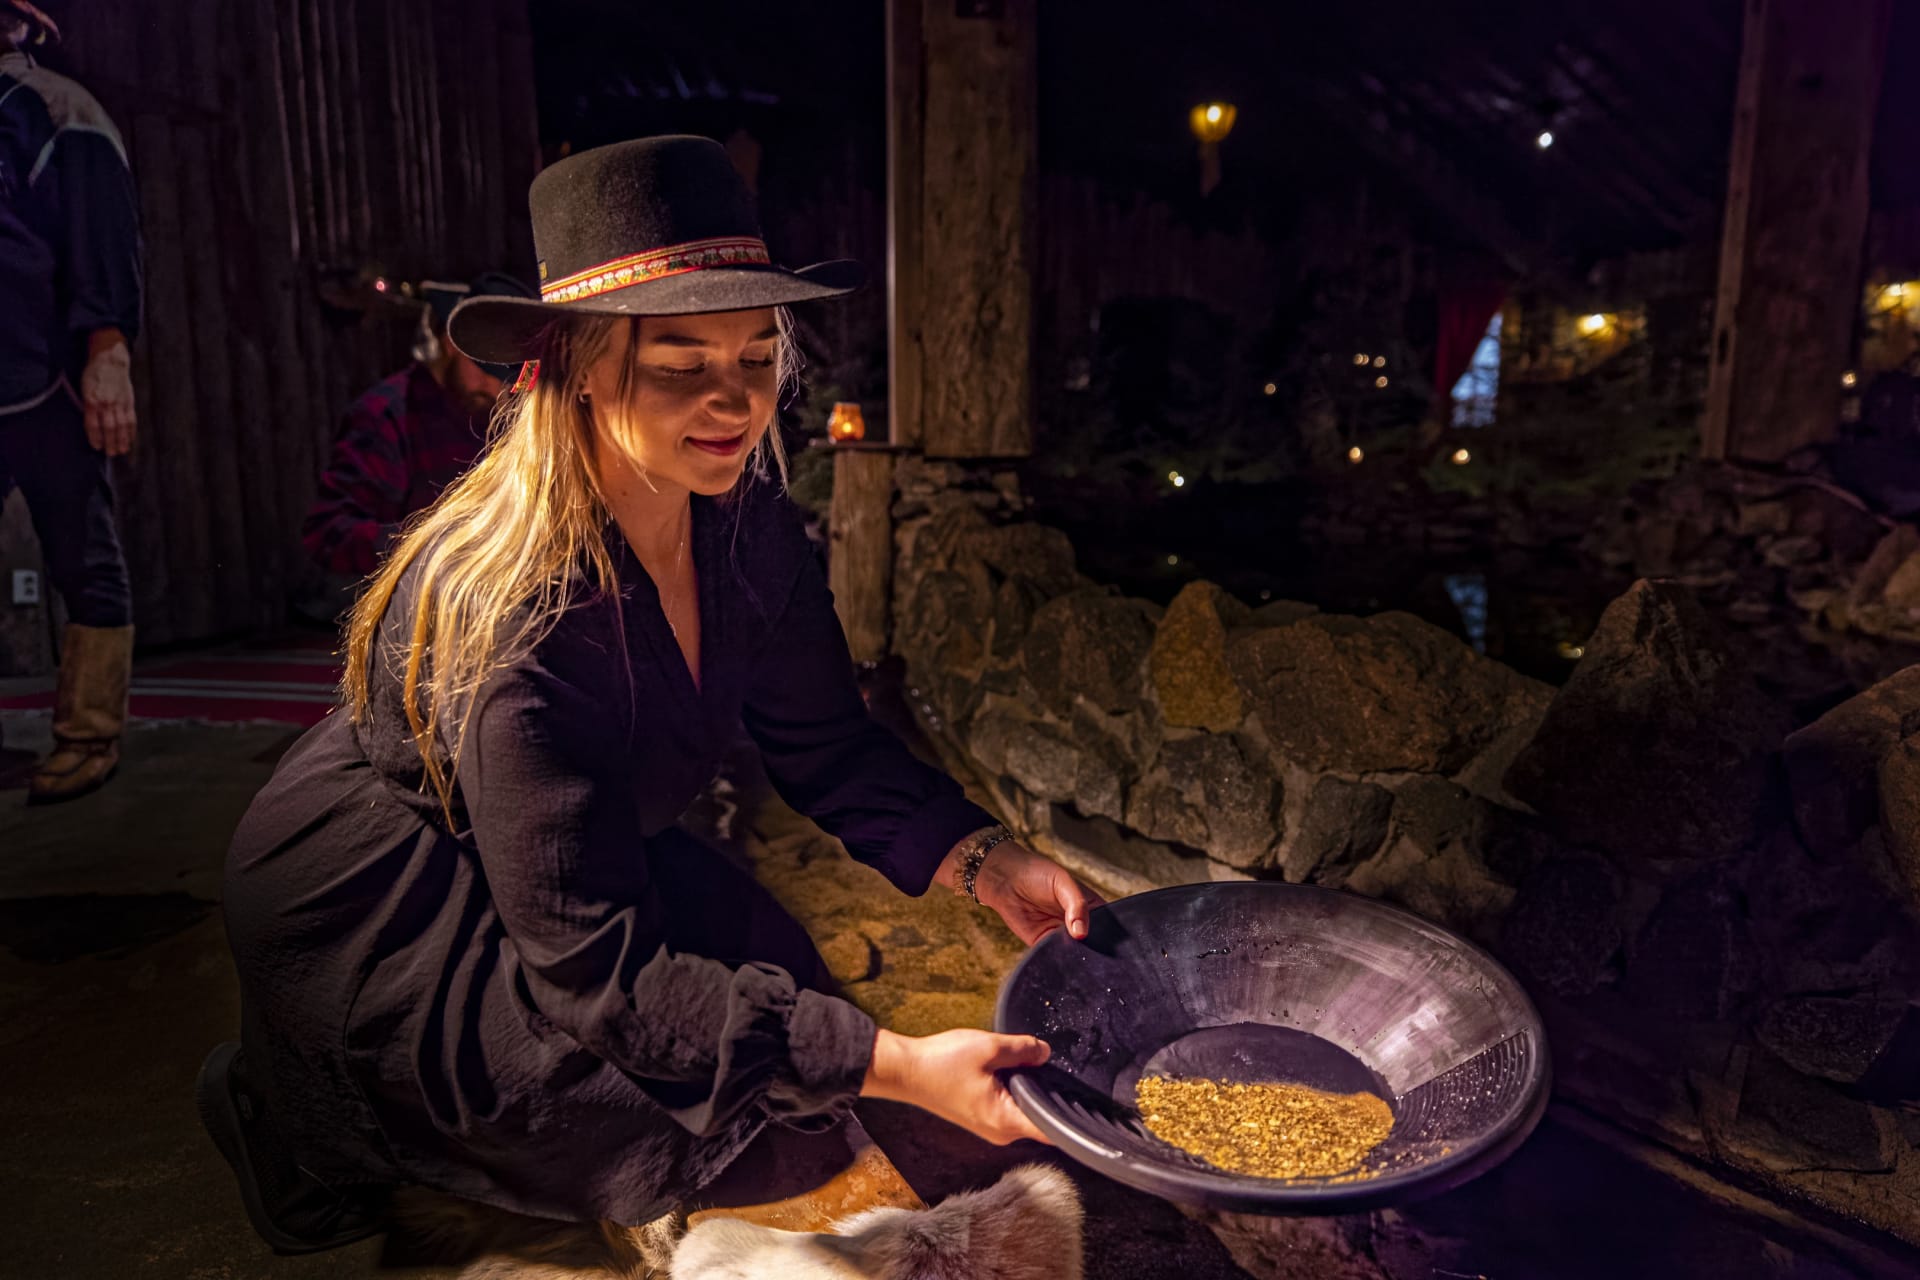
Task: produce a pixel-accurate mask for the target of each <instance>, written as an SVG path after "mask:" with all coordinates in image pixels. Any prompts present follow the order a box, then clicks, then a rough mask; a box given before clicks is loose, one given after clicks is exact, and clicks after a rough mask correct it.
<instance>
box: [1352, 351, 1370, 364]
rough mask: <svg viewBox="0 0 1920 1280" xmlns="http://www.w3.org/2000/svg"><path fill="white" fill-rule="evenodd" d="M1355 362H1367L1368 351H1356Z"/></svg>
mask: <svg viewBox="0 0 1920 1280" xmlns="http://www.w3.org/2000/svg"><path fill="white" fill-rule="evenodd" d="M1353 362H1354V363H1355V364H1365V363H1366V362H1367V353H1366V352H1364V351H1359V352H1356V353H1354V357H1353Z"/></svg>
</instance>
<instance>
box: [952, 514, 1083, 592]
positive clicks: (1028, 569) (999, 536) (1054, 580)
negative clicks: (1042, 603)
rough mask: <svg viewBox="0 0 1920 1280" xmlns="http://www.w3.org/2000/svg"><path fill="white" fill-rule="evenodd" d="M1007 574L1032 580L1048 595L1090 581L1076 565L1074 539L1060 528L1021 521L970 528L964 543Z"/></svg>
mask: <svg viewBox="0 0 1920 1280" xmlns="http://www.w3.org/2000/svg"><path fill="white" fill-rule="evenodd" d="M962 546H963V548H964V549H965V550H966V551H967V552H968V553H970V554H972V555H974V556H977V557H979V558H980V559H981V560H982V561H984V562H985V563H986V564H987V565H988V566H989V567H990V568H992V569H993V570H994V571H995V572H997V573H999V574H1001V575H1002V576H1004V577H1007V578H1011V579H1014V580H1017V581H1021V582H1026V583H1030V584H1032V585H1033V586H1034V587H1036V588H1038V589H1039V591H1040V592H1041V593H1042V594H1043V595H1044V596H1046V597H1048V598H1051V597H1053V596H1062V595H1065V594H1067V593H1068V592H1069V591H1075V590H1078V589H1080V588H1082V587H1085V586H1086V585H1087V580H1086V579H1085V578H1083V577H1081V576H1080V574H1079V572H1078V571H1077V570H1076V569H1075V568H1074V557H1073V543H1071V542H1069V541H1068V540H1067V535H1066V534H1064V533H1062V532H1060V530H1058V529H1052V528H1049V527H1047V526H1046V525H1042V524H1032V523H1027V522H1022V523H1018V524H1007V525H985V526H977V527H975V528H973V529H971V530H970V531H969V532H968V533H967V534H966V536H965V539H964V541H963V543H962Z"/></svg>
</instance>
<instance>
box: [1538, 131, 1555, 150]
mask: <svg viewBox="0 0 1920 1280" xmlns="http://www.w3.org/2000/svg"><path fill="white" fill-rule="evenodd" d="M1533 145H1534V146H1536V147H1538V148H1540V149H1541V150H1542V151H1545V150H1546V149H1547V148H1548V147H1550V146H1552V145H1553V130H1551V129H1542V130H1541V131H1540V136H1539V137H1537V138H1535V139H1534V140H1533Z"/></svg>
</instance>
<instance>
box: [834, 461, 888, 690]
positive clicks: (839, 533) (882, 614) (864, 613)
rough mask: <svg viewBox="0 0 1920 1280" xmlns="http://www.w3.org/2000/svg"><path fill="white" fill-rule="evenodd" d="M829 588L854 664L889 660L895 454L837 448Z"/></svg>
mask: <svg viewBox="0 0 1920 1280" xmlns="http://www.w3.org/2000/svg"><path fill="white" fill-rule="evenodd" d="M832 449H833V506H832V508H831V509H830V510H829V511H828V513H827V536H828V547H827V585H828V586H829V587H830V588H832V590H833V608H834V612H836V613H838V614H839V615H840V628H841V630H843V631H845V632H846V633H847V648H848V649H849V650H850V651H851V652H852V653H853V660H854V661H855V662H878V661H880V659H882V658H884V657H886V656H887V618H888V616H889V594H888V593H889V592H890V590H891V589H892V584H893V462H894V454H893V450H892V449H890V448H888V447H887V446H885V445H880V446H877V447H875V446H868V447H861V446H859V445H834V446H832Z"/></svg>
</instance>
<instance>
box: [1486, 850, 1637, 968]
mask: <svg viewBox="0 0 1920 1280" xmlns="http://www.w3.org/2000/svg"><path fill="white" fill-rule="evenodd" d="M1621 941H1622V931H1621V885H1620V877H1619V875H1618V874H1617V873H1616V872H1615V871H1614V869H1613V868H1612V867H1611V866H1609V865H1608V864H1607V863H1606V862H1605V861H1603V860H1602V859H1599V858H1594V857H1569V858H1553V859H1550V860H1548V861H1546V862H1543V863H1541V864H1540V865H1539V866H1538V867H1535V868H1534V869H1533V871H1532V872H1531V873H1530V874H1529V875H1528V876H1527V878H1526V880H1525V881H1524V882H1523V883H1522V884H1521V886H1520V892H1519V895H1518V896H1517V897H1516V899H1515V901H1514V905H1513V913H1512V914H1511V915H1510V916H1509V917H1508V918H1507V921H1506V925H1505V928H1504V931H1503V934H1502V944H1503V945H1502V948H1501V950H1502V952H1503V953H1504V954H1505V955H1506V957H1507V958H1508V959H1509V960H1510V961H1511V962H1512V963H1513V965H1514V967H1515V968H1516V969H1518V970H1519V971H1520V973H1521V974H1522V975H1523V976H1524V977H1527V978H1529V979H1531V980H1532V981H1534V982H1536V983H1539V984H1540V985H1541V986H1543V987H1545V988H1546V989H1547V990H1549V991H1551V992H1553V993H1554V994H1555V995H1558V996H1583V995H1587V994H1589V993H1591V992H1592V991H1594V990H1596V989H1598V988H1599V987H1600V986H1601V984H1602V983H1604V982H1605V981H1606V980H1607V979H1608V977H1609V976H1610V975H1611V973H1612V969H1613V963H1614V959H1615V957H1616V956H1618V955H1619V952H1620V944H1621Z"/></svg>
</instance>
